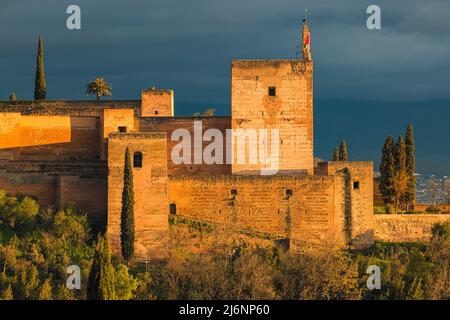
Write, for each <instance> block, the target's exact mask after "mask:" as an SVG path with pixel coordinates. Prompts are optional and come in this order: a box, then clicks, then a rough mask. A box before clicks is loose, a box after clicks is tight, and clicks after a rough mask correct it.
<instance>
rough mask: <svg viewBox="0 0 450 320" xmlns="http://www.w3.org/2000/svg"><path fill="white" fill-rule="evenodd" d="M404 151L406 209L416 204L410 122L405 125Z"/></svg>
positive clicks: (412, 140)
mask: <svg viewBox="0 0 450 320" xmlns="http://www.w3.org/2000/svg"><path fill="white" fill-rule="evenodd" d="M405 152H406V176H407V187H406V193H405V202H406V210H410V208H414V205H415V204H416V177H415V175H414V173H415V155H414V152H415V147H414V132H413V127H412V125H411V124H408V126H407V127H406V137H405Z"/></svg>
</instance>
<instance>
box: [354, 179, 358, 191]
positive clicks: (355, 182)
mask: <svg viewBox="0 0 450 320" xmlns="http://www.w3.org/2000/svg"><path fill="white" fill-rule="evenodd" d="M353 189H359V181H353Z"/></svg>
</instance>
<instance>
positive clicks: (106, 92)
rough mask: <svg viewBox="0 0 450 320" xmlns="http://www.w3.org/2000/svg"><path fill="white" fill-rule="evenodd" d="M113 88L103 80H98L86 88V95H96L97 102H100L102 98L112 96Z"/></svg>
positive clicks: (91, 82)
mask: <svg viewBox="0 0 450 320" xmlns="http://www.w3.org/2000/svg"><path fill="white" fill-rule="evenodd" d="M111 90H112V87H111V86H110V85H109V84H108V83H107V82H106V81H105V80H103V78H97V79H95V80H93V81H90V82H89V83H88V84H87V86H86V95H95V96H96V98H97V102H99V101H100V97H103V96H107V97H110V96H111Z"/></svg>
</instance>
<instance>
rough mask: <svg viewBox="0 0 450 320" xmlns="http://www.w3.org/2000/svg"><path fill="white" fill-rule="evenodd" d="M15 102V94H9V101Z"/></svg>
mask: <svg viewBox="0 0 450 320" xmlns="http://www.w3.org/2000/svg"><path fill="white" fill-rule="evenodd" d="M16 100H17V98H16V93H15V92H13V93H11V94H10V95H9V101H16Z"/></svg>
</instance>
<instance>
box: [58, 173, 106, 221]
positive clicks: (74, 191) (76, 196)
mask: <svg viewBox="0 0 450 320" xmlns="http://www.w3.org/2000/svg"><path fill="white" fill-rule="evenodd" d="M106 199H107V180H106V179H105V178H100V177H97V178H95V177H94V178H92V177H80V176H58V177H57V179H56V200H55V204H56V206H57V208H64V207H65V206H66V205H67V204H69V203H72V204H74V205H75V206H76V207H77V208H80V209H82V210H83V211H85V212H86V213H87V214H88V217H89V219H90V221H91V222H93V223H96V224H97V225H99V226H104V225H105V224H106V216H107V214H106Z"/></svg>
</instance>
